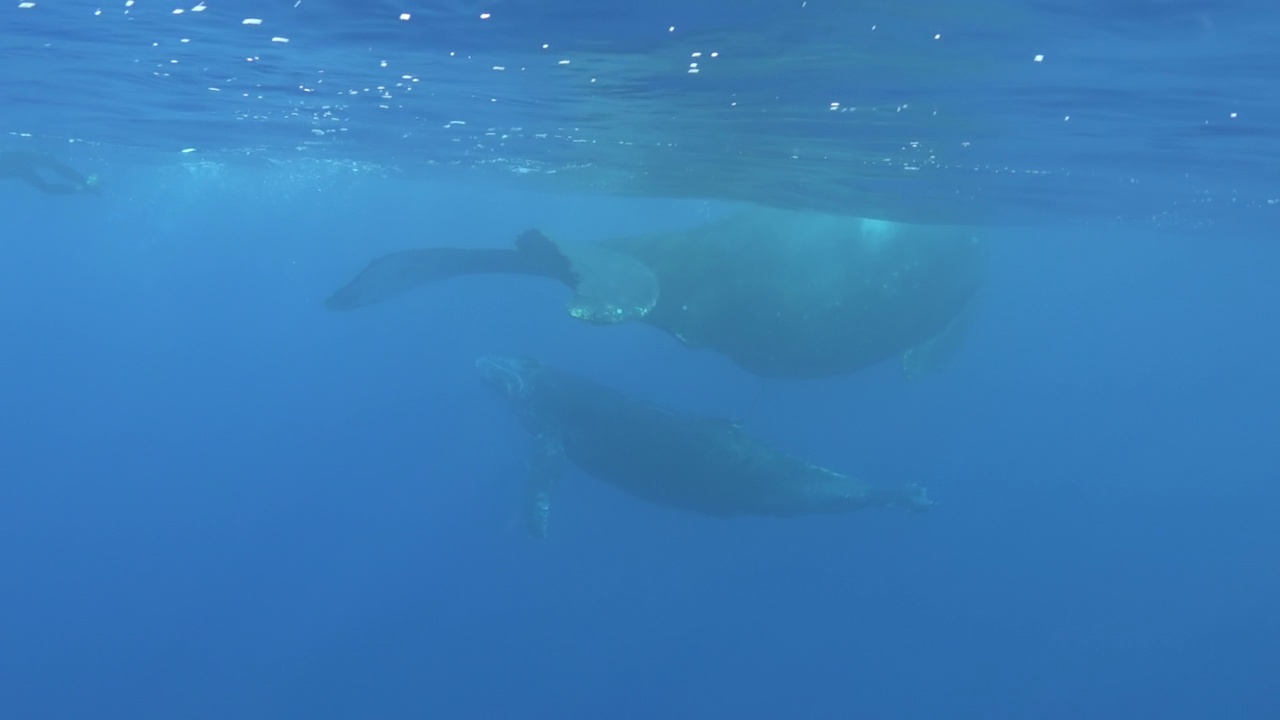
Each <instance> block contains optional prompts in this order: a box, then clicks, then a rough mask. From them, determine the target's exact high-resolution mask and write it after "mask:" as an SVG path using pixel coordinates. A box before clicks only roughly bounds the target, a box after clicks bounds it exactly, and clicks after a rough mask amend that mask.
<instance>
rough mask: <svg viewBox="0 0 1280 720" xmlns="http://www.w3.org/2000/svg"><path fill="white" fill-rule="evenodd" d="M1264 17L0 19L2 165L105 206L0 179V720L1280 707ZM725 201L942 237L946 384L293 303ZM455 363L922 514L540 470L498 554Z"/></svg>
mask: <svg viewBox="0 0 1280 720" xmlns="http://www.w3.org/2000/svg"><path fill="white" fill-rule="evenodd" d="M179 11H181V12H179ZM402 18H403V19H402ZM253 21H257V22H253ZM1278 33H1280V10H1277V9H1276V8H1275V7H1274V6H1273V5H1272V4H1269V3H1264V2H1261V1H1247V0H1223V1H1219V2H1214V1H1213V0H1109V1H1108V2H1102V1H1101V0H1076V1H1074V2H1067V0H1041V1H1039V2H1031V1H1027V0H1022V1H1019V2H1014V1H1013V0H975V1H974V2H966V3H952V2H941V1H928V2H924V1H920V0H912V1H911V2H902V1H900V0H894V2H889V1H888V0H872V1H870V2H859V3H853V2H841V3H836V2H823V1H821V0H808V1H807V2H806V1H805V0H788V1H787V2H776V1H768V2H766V1H765V0H738V1H737V2H730V1H729V0H712V1H707V2H670V1H669V0H658V1H657V2H650V3H626V4H624V3H617V4H615V5H609V4H604V3H588V2H581V1H580V0H548V1H541V0H540V1H538V2H534V1H533V0H505V1H504V0H494V1H493V2H471V1H470V0H451V1H449V2H413V1H411V0H405V1H404V2H400V3H386V2H382V1H381V0H375V1H372V2H356V1H355V0H331V1H329V2H320V1H319V0H298V1H295V0H283V1H278V2H262V1H260V2H244V1H232V0H229V1H227V2H220V1H218V0H206V2H204V3H200V4H191V3H177V2H169V3H159V2H153V1H152V0H133V1H132V2H128V1H126V0H112V2H110V3H95V2H82V1H81V0H66V1H63V2H54V1H52V0H36V1H35V2H33V3H18V2H13V3H11V4H10V5H9V6H8V7H4V8H0V98H2V99H3V102H2V103H0V133H3V137H2V138H0V151H10V150H22V151H36V152H41V153H48V154H51V155H53V156H55V157H57V158H58V159H59V160H61V161H63V162H65V163H67V164H69V165H70V166H72V167H75V168H77V169H78V170H79V171H80V172H83V173H86V174H88V173H92V174H94V175H96V176H97V177H98V178H100V188H101V193H100V195H91V194H75V195H68V196H57V195H45V194H42V193H40V192H38V191H37V190H36V189H35V188H33V187H30V186H28V185H25V184H23V183H21V182H20V181H19V180H17V179H15V178H11V177H0V191H2V192H0V212H2V213H3V217H4V218H5V219H6V223H5V229H4V231H3V233H2V237H3V242H0V336H2V337H3V338H4V343H3V355H2V356H0V357H2V359H0V720H11V719H12V720H27V719H38V720H43V719H45V718H52V719H61V718H77V719H78V718H129V719H131V720H132V719H139V718H193V719H194V718H210V719H213V718H219V719H221V718H424V717H441V718H543V717H546V718H659V717H666V718H730V717H732V718H778V717H792V718H849V717H865V718H959V719H968V718H973V719H979V718H981V719H984V720H986V719H992V718H1086V717H1087V718H1135V717H1159V718H1179V719H1180V718H1209V717H1212V718H1269V717H1280V682H1277V679H1278V678H1280V615H1277V613H1276V611H1275V608H1276V607H1277V606H1278V605H1280V572H1277V571H1276V569H1275V564H1276V563H1275V557H1276V556H1277V552H1278V551H1280V527H1278V526H1277V523H1276V521H1275V508H1276V507H1278V506H1280V483H1277V480H1280V443H1277V441H1276V428H1277V427H1278V426H1280V410H1277V407H1278V406H1280V379H1278V377H1277V373H1276V372H1275V368H1276V365H1277V363H1278V362H1280V330H1277V322H1276V319H1275V315H1276V309H1277V308H1280V283H1277V279H1278V278H1280V244H1277V242H1276V240H1277V238H1276V235H1277V228H1280V169H1278V168H1280V135H1278V131H1277V128H1278V127H1280V75H1277V70H1278V69H1280V50H1277V49H1276V43H1275V37H1276V36H1277V34H1278ZM695 70H696V72H692V71H695ZM742 203H757V204H762V205H768V206H774V207H782V208H788V209H795V210H805V211H815V212H835V213H844V214H851V215H856V216H867V217H874V218H879V219H886V220H897V221H904V222H921V223H964V224H971V225H974V226H976V227H977V228H978V233H979V234H980V235H981V237H982V239H983V242H984V244H986V245H987V246H988V253H989V267H988V269H987V278H986V281H985V284H984V287H983V289H982V291H981V295H980V298H979V302H978V305H977V306H976V308H975V312H974V313H973V316H972V319H971V326H970V327H969V329H968V333H967V337H965V338H964V342H963V344H962V345H961V347H960V348H959V350H958V352H957V353H956V355H955V357H954V358H952V360H951V362H950V363H949V364H948V365H947V366H946V367H945V368H943V369H942V370H941V371H940V372H938V373H936V374H934V375H931V376H928V377H925V378H921V379H917V380H914V381H907V380H905V379H904V378H903V377H902V376H901V374H900V373H899V372H898V369H897V367H895V364H894V363H892V362H886V363H882V364H879V365H876V366H874V367H871V368H868V369H865V370H862V371H859V372H857V373H853V374H848V375H843V376H838V377H830V378H821V379H809V380H797V379H786V378H770V379H761V378H758V377H756V376H753V375H751V374H750V373H747V372H745V371H744V370H742V369H740V368H738V367H737V366H735V365H734V364H733V363H732V362H730V361H729V360H728V359H726V358H725V357H723V356H721V355H718V354H716V353H713V352H711V351H708V350H694V349H690V348H686V347H682V346H681V345H680V344H679V343H678V342H677V341H676V340H675V339H673V338H671V337H669V336H667V335H665V334H663V333H661V332H660V331H658V330H656V329H654V328H652V327H648V326H643V325H639V324H623V325H618V326H613V327H594V326H589V325H586V324H583V323H580V322H578V321H575V320H573V319H572V318H569V317H568V316H567V315H566V313H565V312H564V302H565V299H566V292H565V290H564V288H562V287H560V286H558V285H556V284H555V283H550V282H546V281H539V280H535V279H527V278H511V277H496V276H478V277H470V278H463V279H458V280H453V281H450V282H448V283H445V284H442V285H440V286H437V287H431V288H425V289H422V290H419V291H415V292H413V293H410V294H407V295H405V296H403V297H400V298H396V299H395V300H394V301H389V302H386V303H382V304H378V305H376V306H373V307H369V308H366V309H363V310H361V311H359V312H354V313H333V312H330V311H328V310H327V309H326V308H325V306H324V299H325V298H326V297H327V296H328V295H329V293H330V292H332V291H333V290H334V289H335V288H336V287H338V286H340V285H341V284H343V283H344V282H346V281H347V280H348V279H349V278H350V277H351V276H352V275H353V274H354V273H355V272H356V271H358V270H359V269H360V268H361V267H363V266H364V265H365V264H366V263H367V262H368V261H369V260H371V259H372V258H374V257H377V256H379V255H382V254H385V253H388V252H392V251H395V250H400V249H404V248H412V247H428V246H438V245H459V246H468V247H501V246H504V245H506V244H507V243H509V242H510V241H511V239H512V238H514V237H515V236H516V235H517V234H519V233H520V232H521V231H523V230H525V229H527V228H530V227H536V228H539V229H541V230H543V231H544V232H546V233H547V234H548V235H550V236H552V237H564V238H572V239H577V240H596V239H602V238H607V237H612V236H618V235H627V234H634V233H647V232H657V231H666V230H676V229H682V228H688V227H692V226H695V225H698V224H700V223H704V222H707V221H709V220H711V219H714V218H717V217H720V216H722V215H724V214H725V213H727V212H729V211H730V210H732V209H733V208H734V207H737V206H738V205H740V204H742ZM488 352H501V353H511V354H523V355H532V356H536V357H539V358H543V359H545V360H547V361H548V362H552V363H555V364H557V365H559V366H562V367H565V368H567V369H570V370H572V371H573V372H576V373H580V374H582V375H584V376H587V377H590V378H592V379H594V380H597V381H599V382H603V383H607V384H609V385H611V386H614V387H617V388H619V389H621V390H624V391H626V392H628V393H630V394H633V395H636V396H639V397H643V398H645V399H648V400H651V401H653V402H656V403H659V404H662V405H664V406H668V407H671V408H675V409H678V410H679V411H681V412H688V413H697V414H704V415H714V416H722V417H727V418H734V419H736V420H740V421H742V422H743V423H744V426H745V427H746V428H747V429H748V430H749V431H750V432H751V433H752V434H753V435H755V436H757V437H759V438H761V439H762V440H766V441H768V442H769V443H771V444H773V445H776V446H777V447H779V448H783V449H785V450H786V451H788V452H792V453H795V454H796V455H798V456H801V457H804V458H806V459H808V460H811V461H813V462H816V463H820V464H823V465H826V466H830V467H833V468H837V469H839V470H841V471H844V472H849V473H853V474H857V475H859V476H865V477H866V478H868V479H872V480H875V481H883V482H886V483H888V482H916V483H919V484H921V485H924V486H926V487H928V489H929V491H930V494H931V496H932V497H933V499H934V500H935V501H936V503H937V506H936V507H935V508H934V509H933V510H932V511H931V512H929V513H924V514H905V513H893V512H888V511H881V510H866V511H862V512H858V513H853V514H846V515H832V516H818V517H804V518H794V519H787V520H774V519H750V518H738V519H714V518H706V517H701V516H696V515H691V514H687V513H683V512H679V511H676V510H671V509H667V508H662V507H657V506H653V505H648V504H645V503H642V502H639V501H637V500H634V499H632V498H630V497H627V496H625V495H623V494H621V493H619V492H618V491H616V490H615V489H613V488H611V487H609V486H607V485H605V484H603V483H601V482H599V481H598V480H596V479H593V478H590V477H588V476H586V475H584V474H582V473H580V472H578V471H576V470H573V471H570V472H569V473H568V474H567V475H566V477H565V478H564V481H563V482H562V483H561V485H560V487H558V488H557V492H556V495H555V499H554V508H553V510H554V515H553V518H554V523H553V526H552V532H551V533H550V536H549V537H548V538H547V539H545V540H537V539H534V538H531V537H529V536H528V535H527V534H526V532H525V530H524V527H523V522H522V519H521V507H520V500H521V485H522V483H523V479H524V476H525V464H526V458H527V455H528V448H529V437H528V434H527V433H526V432H525V431H524V430H523V429H522V428H521V427H520V426H519V424H518V422H517V421H516V420H515V418H514V417H513V416H512V415H511V413H510V412H508V410H507V409H506V408H504V407H503V406H502V404H501V403H500V402H499V401H498V399H497V398H495V397H494V396H493V394H492V393H491V392H489V391H487V390H486V389H485V388H484V387H483V386H482V385H481V383H480V382H479V380H478V377H477V374H476V371H475V368H474V367H473V361H474V359H475V358H476V357H477V356H478V355H480V354H483V353H488Z"/></svg>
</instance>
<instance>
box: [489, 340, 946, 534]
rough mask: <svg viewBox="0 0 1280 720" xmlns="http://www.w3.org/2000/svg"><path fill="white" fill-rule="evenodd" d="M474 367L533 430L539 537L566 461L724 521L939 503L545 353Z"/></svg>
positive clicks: (531, 503)
mask: <svg viewBox="0 0 1280 720" xmlns="http://www.w3.org/2000/svg"><path fill="white" fill-rule="evenodd" d="M475 364H476V367H477V368H478V370H479V372H480V375H481V378H482V380H483V381H484V383H485V384H486V385H488V386H489V387H490V388H492V389H494V390H495V391H496V392H497V393H498V394H499V395H500V396H501V397H502V398H504V399H505V400H506V401H507V404H508V405H509V406H510V407H511V409H512V410H514V411H515V413H516V414H517V415H518V416H519V418H520V421H521V423H522V424H523V425H524V427H525V429H526V430H528V431H529V433H530V434H531V435H532V436H533V450H532V453H531V456H530V462H529V476H528V478H527V481H526V494H525V503H524V510H525V518H526V523H527V525H528V527H529V530H530V531H531V532H532V533H533V534H534V535H536V536H539V537H545V536H546V534H547V523H548V517H549V515H550V511H551V496H552V490H553V488H554V486H555V485H556V483H557V481H558V480H559V478H560V476H561V475H562V474H563V472H564V469H565V466H566V463H573V464H574V465H576V466H578V468H580V469H581V470H582V471H583V472H585V473H586V474H588V475H591V476H593V477H596V478H598V479H600V480H602V481H604V482H606V483H608V484H609V485H612V486H614V487H616V488H618V489H619V490H622V491H624V492H626V493H628V494H630V495H632V496H634V497H636V498H639V499H642V500H645V501H648V502H651V503H654V504H657V505H662V506H665V507H669V508H677V509H680V510H686V511H692V512H694V513H699V514H702V515H708V516H715V517H732V516H738V515H757V516H774V517H794V516H799V515H813V514H821V513H840V512H851V511H854V510H861V509H863V508H868V507H892V508H901V509H906V510H917V511H918V510H926V509H928V508H929V507H931V506H932V504H933V503H932V502H931V501H930V500H929V498H928V496H927V494H926V493H925V491H924V489H923V488H922V487H920V486H918V485H903V486H887V485H880V484H876V483H871V482H867V481H865V480H861V479H858V478H854V477H851V476H849V475H845V474H842V473H838V472H835V471H833V470H829V469H827V468H823V467H819V466H817V465H813V464H811V463H808V462H805V461H804V460H801V459H799V458H797V457H794V456H791V455H788V454H786V453H783V452H781V451H779V450H776V449H774V448H772V447H770V446H768V445H766V444H765V443H763V442H761V441H759V440H756V439H755V438H753V437H751V436H750V435H748V434H747V433H746V431H745V430H743V428H742V427H741V425H739V424H737V423H734V422H732V421H729V420H723V419H719V418H709V417H701V416H695V415H685V414H681V413H677V412H674V411H672V410H669V409H666V408H662V407H658V406H656V405H651V404H649V403H646V402H643V401H641V400H638V399H635V398H632V397H629V396H627V395H624V394H623V393H621V392H619V391H617V390H614V389H612V388H609V387H606V386H604V385H600V384H598V383H595V382H592V381H589V380H587V379H585V378H582V377H579V376H577V375H573V374H571V373H568V372H565V371H563V370H559V369H556V368H554V367H552V366H550V365H547V364H545V363H543V362H541V361H539V360H536V359H532V358H522V357H508V356H501V355H484V356H481V357H480V358H478V359H477V360H476V361H475Z"/></svg>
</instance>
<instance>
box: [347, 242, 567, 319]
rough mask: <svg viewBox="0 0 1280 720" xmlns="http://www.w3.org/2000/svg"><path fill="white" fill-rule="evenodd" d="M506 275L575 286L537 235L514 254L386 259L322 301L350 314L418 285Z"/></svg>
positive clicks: (425, 252) (459, 251)
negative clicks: (459, 278)
mask: <svg viewBox="0 0 1280 720" xmlns="http://www.w3.org/2000/svg"><path fill="white" fill-rule="evenodd" d="M490 273H505V274H515V275H536V276H540V277H548V278H551V279H554V280H559V281H561V282H563V283H565V284H566V285H569V286H570V287H574V286H575V285H576V283H577V278H576V277H575V276H574V274H573V272H572V270H571V268H570V263H569V259H568V258H567V257H565V256H564V255H562V254H561V253H560V251H559V249H558V248H557V247H556V246H555V245H554V244H552V243H551V241H550V240H547V239H546V237H545V236H543V235H542V234H541V233H539V232H538V231H536V230H530V231H528V232H526V233H524V234H523V235H521V236H520V238H519V239H517V240H516V247H515V248H514V249H503V248H451V247H440V248H422V249H418V250H405V251H402V252H396V253H391V254H390V255H384V256H382V257H380V258H378V259H376V260H374V261H373V262H371V263H369V264H368V265H367V266H366V267H365V268H364V269H363V270H361V271H360V272H359V274H357V275H356V276H355V277H354V278H352V280H351V282H348V283H347V284H346V285H343V286H342V287H341V288H338V290H337V291H335V292H334V293H333V294H332V295H330V296H329V298H328V299H327V300H326V301H325V305H327V306H328V308H329V309H330V310H354V309H356V308H360V307H364V306H365V305H372V304H374V303H377V302H382V301H383V300H388V299H390V298H393V297H395V296H397V295H401V294H403V293H405V292H408V291H409V290H412V289H414V288H416V287H419V286H421V285H427V284H429V283H433V282H438V281H441V280H447V279H449V278H455V277H460V276H462V275H482V274H490Z"/></svg>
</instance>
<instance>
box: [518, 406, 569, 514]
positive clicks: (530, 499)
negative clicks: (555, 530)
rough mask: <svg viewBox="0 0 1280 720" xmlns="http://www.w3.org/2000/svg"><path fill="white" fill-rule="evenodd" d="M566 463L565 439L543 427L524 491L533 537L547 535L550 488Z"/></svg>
mask: <svg viewBox="0 0 1280 720" xmlns="http://www.w3.org/2000/svg"><path fill="white" fill-rule="evenodd" d="M564 465H565V457H564V441H563V439H562V438H561V437H560V434H559V433H557V432H553V431H550V430H544V431H543V432H541V433H538V434H537V435H536V436H534V438H533V450H532V452H531V453H530V454H529V476H528V478H526V479H525V495H524V518H525V525H526V526H527V527H528V528H529V532H530V533H532V534H533V536H534V537H538V538H545V537H546V536H547V521H548V518H549V516H550V515H551V491H552V490H554V489H555V485H556V483H557V482H558V481H559V480H560V477H561V476H562V475H564Z"/></svg>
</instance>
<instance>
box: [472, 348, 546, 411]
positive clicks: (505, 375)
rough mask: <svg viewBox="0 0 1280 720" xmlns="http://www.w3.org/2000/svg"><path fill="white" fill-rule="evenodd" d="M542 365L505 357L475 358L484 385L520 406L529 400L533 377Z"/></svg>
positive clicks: (486, 356) (529, 360)
mask: <svg viewBox="0 0 1280 720" xmlns="http://www.w3.org/2000/svg"><path fill="white" fill-rule="evenodd" d="M541 368H542V363H540V362H538V361H537V360H534V359H532V358H521V357H509V356H506V355H481V356H480V357H478V358H476V369H478V370H479V371H480V379H481V380H482V381H483V382H484V384H485V385H488V386H489V387H490V388H492V389H494V390H496V391H497V392H498V394H499V395H501V396H502V397H503V398H505V399H507V400H509V401H510V402H513V403H516V404H520V403H523V402H525V401H527V400H528V399H529V395H530V393H531V392H532V391H533V379H534V375H536V374H537V373H538V371H539V370H541Z"/></svg>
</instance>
